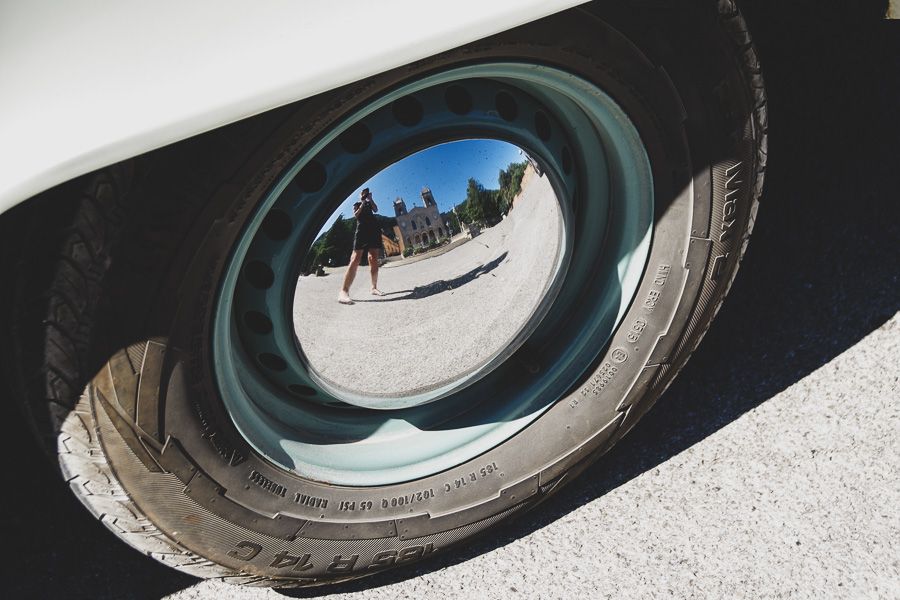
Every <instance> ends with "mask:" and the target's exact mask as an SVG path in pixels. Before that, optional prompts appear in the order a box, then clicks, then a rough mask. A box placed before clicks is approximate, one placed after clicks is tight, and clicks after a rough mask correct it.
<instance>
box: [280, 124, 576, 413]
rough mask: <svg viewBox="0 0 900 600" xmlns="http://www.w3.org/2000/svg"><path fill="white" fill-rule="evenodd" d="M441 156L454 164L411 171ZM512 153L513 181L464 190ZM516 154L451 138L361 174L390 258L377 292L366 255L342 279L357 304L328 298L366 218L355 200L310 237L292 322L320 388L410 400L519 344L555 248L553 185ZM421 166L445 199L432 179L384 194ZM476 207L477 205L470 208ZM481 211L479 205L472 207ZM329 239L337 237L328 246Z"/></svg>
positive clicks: (469, 375)
mask: <svg viewBox="0 0 900 600" xmlns="http://www.w3.org/2000/svg"><path fill="white" fill-rule="evenodd" d="M479 149H480V150H481V152H476V150H479ZM448 156H452V157H456V161H455V166H457V169H453V172H451V173H448V172H447V170H446V169H445V170H444V172H437V169H436V170H435V171H431V172H427V171H424V172H423V171H422V170H421V167H422V166H432V167H433V168H434V167H438V168H439V167H440V166H441V165H443V164H444V160H443V159H444V157H448ZM508 157H514V158H517V159H518V160H519V161H521V162H520V163H518V164H512V165H510V167H512V168H510V169H509V171H515V174H514V179H515V181H512V182H510V183H509V184H507V185H506V186H505V188H506V189H498V190H486V189H484V188H483V187H481V188H480V193H478V192H476V194H477V195H473V194H471V193H470V194H469V195H470V196H474V199H473V200H471V201H469V200H467V187H468V185H467V184H468V180H469V176H470V175H471V174H473V173H474V172H493V173H500V172H501V171H505V170H506V167H507V163H506V162H504V159H507V158H508ZM493 158H496V159H499V160H500V162H499V164H497V163H496V162H492V161H491V159H493ZM526 159H527V155H525V154H524V152H519V151H518V149H517V148H516V147H515V146H512V145H510V144H506V143H503V142H497V141H490V140H467V141H459V142H453V143H449V144H443V145H441V146H437V147H433V148H430V149H427V150H424V151H422V152H419V153H418V154H416V155H414V156H411V157H408V158H407V159H404V160H402V161H400V162H398V163H395V164H394V165H392V166H391V167H389V168H388V169H385V170H384V171H382V172H381V173H379V174H378V175H377V176H376V177H375V178H373V179H372V180H370V181H367V182H366V184H365V187H366V188H370V189H371V191H372V194H373V196H375V200H376V203H377V204H378V205H380V207H381V208H382V209H383V210H384V209H387V210H385V211H384V212H388V214H390V215H391V216H390V217H387V216H384V217H382V218H381V219H380V221H379V224H380V226H381V235H383V241H382V242H381V243H380V247H379V249H378V250H377V252H378V254H379V256H380V257H385V255H387V256H386V260H385V258H381V260H385V262H384V264H383V265H382V266H381V267H380V268H379V269H378V274H377V277H378V279H377V283H378V288H379V290H380V291H381V292H382V293H383V294H384V295H383V296H377V295H372V294H371V293H370V290H371V281H370V267H366V266H363V267H360V268H359V270H358V275H357V276H356V278H355V280H354V282H355V287H352V288H351V289H350V295H351V297H352V299H353V305H352V306H348V305H346V304H340V303H338V302H336V301H335V297H336V295H337V293H338V289H339V288H340V286H341V284H342V281H343V279H344V278H345V275H346V272H347V270H348V266H346V264H347V263H348V262H350V261H351V260H352V258H351V256H350V247H351V246H352V243H353V238H352V237H351V236H350V232H351V231H354V230H355V229H358V230H359V231H362V230H363V229H364V228H365V225H364V222H365V221H364V219H367V218H368V216H363V217H362V219H361V220H360V224H359V225H357V222H356V220H355V219H353V218H352V214H353V213H352V207H350V211H347V212H349V214H350V215H351V217H350V218H349V219H343V218H337V219H335V220H334V221H333V223H332V225H331V226H330V228H328V229H327V230H325V231H323V233H322V234H321V235H320V236H319V238H318V241H317V243H316V244H314V245H313V249H312V250H311V251H310V254H311V255H314V256H310V257H308V260H307V263H308V265H309V268H310V274H309V275H306V276H302V277H300V280H299V282H298V284H297V290H296V295H295V297H294V327H295V331H296V334H297V339H298V341H299V345H300V349H301V351H302V353H303V355H304V357H305V358H306V361H307V364H308V367H309V369H310V372H311V374H312V375H313V376H314V377H315V378H316V380H317V383H318V384H319V385H321V386H322V387H323V388H325V389H327V390H328V391H329V392H330V393H331V394H332V395H333V396H335V397H336V398H339V399H341V400H343V401H345V402H347V403H350V404H355V405H358V406H366V407H369V408H382V409H384V408H401V407H405V406H413V405H417V404H422V403H425V402H430V401H433V400H435V399H437V398H439V397H442V396H445V395H447V394H448V393H451V392H452V391H453V390H454V389H457V388H459V387H460V386H462V385H465V384H466V383H467V382H471V381H473V380H475V379H477V378H478V377H479V376H480V375H483V374H486V373H487V372H489V370H490V368H491V366H492V365H495V364H496V363H497V362H498V361H500V360H502V359H503V358H505V357H508V356H509V355H510V354H512V353H513V352H514V351H515V350H516V349H518V347H519V346H520V345H521V343H522V342H523V341H524V339H525V338H526V337H527V335H528V333H529V331H530V330H532V329H533V326H534V325H536V324H537V323H536V322H532V317H535V319H534V321H538V320H539V318H540V316H541V311H540V310H539V309H540V307H541V305H542V304H543V303H544V302H545V301H546V300H547V296H548V292H550V290H551V288H552V285H551V284H552V281H553V279H554V278H555V277H556V276H557V275H558V273H559V266H560V256H561V252H562V250H563V219H562V212H561V209H560V204H559V202H558V200H557V198H556V194H555V193H554V191H553V188H552V186H551V185H550V182H549V180H548V178H547V177H546V176H545V175H542V174H539V171H536V170H535V168H534V166H533V164H532V162H533V161H532V162H529V160H526ZM485 162H488V163H490V164H488V165H485V164H483V163H485ZM404 163H414V165H416V166H418V167H419V168H414V167H410V168H404V167H405V164H404ZM429 177H431V178H434V179H439V180H440V181H441V182H442V183H444V184H445V185H443V186H442V189H441V191H442V192H443V193H445V194H447V195H450V194H453V196H452V200H444V199H443V198H440V197H437V198H436V197H435V194H434V193H433V192H432V190H431V189H430V188H428V187H425V188H423V191H422V192H421V193H420V195H421V198H422V199H421V201H420V203H421V205H418V206H417V205H413V206H409V207H408V206H407V200H406V199H405V198H402V197H401V196H396V198H393V199H392V202H391V201H389V198H390V196H388V197H385V196H386V195H387V194H391V192H392V191H393V190H399V191H402V190H404V189H417V186H422V185H427V184H428V183H429V181H428V179H429ZM495 177H496V176H495ZM519 178H521V179H519ZM410 179H412V180H410ZM507 179H508V178H507ZM378 183H381V184H382V185H381V186H380V187H379V185H378ZM361 187H362V186H361ZM475 189H476V190H479V188H477V187H476V188H475ZM516 191H517V192H518V193H515V194H514V193H513V192H516ZM376 194H377V196H376ZM357 195H358V194H354V195H352V196H351V197H350V198H349V199H348V201H352V200H355V199H356V197H357ZM479 204H484V205H485V206H484V207H482V206H475V207H474V208H473V209H472V210H470V211H467V207H469V206H470V205H479ZM344 208H345V207H344V206H343V205H342V207H341V208H339V209H338V212H339V213H340V211H341V210H342V209H344ZM483 208H487V209H489V210H481V211H480V212H479V211H478V209H483ZM454 209H456V210H457V212H454ZM468 212H473V213H474V212H479V214H478V216H480V217H481V218H480V219H475V218H472V215H469V214H467V213H468ZM459 213H462V214H463V216H462V222H461V221H460V218H459ZM466 221H468V223H467V222H466ZM339 236H343V238H344V239H343V246H344V248H337V247H335V242H336V240H337V239H338V238H339ZM438 236H441V237H438ZM356 237H357V238H358V237H359V236H358V235H357V236H356ZM425 240H428V241H427V242H426V241H425ZM408 242H409V243H411V245H408V244H407V243H408ZM357 245H358V244H357ZM404 255H405V256H404ZM341 263H343V264H341ZM338 265H340V266H338ZM320 266H321V268H319V267H320Z"/></svg>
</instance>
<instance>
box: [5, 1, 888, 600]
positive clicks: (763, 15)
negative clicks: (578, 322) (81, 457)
mask: <svg viewBox="0 0 900 600" xmlns="http://www.w3.org/2000/svg"><path fill="white" fill-rule="evenodd" d="M742 4H743V6H744V7H745V8H746V10H747V12H748V16H749V17H750V18H751V29H752V31H753V33H754V34H755V37H756V40H757V43H758V45H759V47H760V52H761V60H762V61H763V64H764V66H765V67H766V77H767V84H768V86H769V100H770V105H769V108H770V112H769V115H770V125H771V130H772V137H771V138H770V144H769V150H770V169H769V172H768V180H767V190H766V194H765V198H764V202H763V205H762V206H761V208H760V212H759V220H758V222H757V227H756V231H755V232H754V236H753V239H752V241H751V244H750V247H749V250H748V254H747V256H746V258H745V260H744V264H743V266H742V268H741V272H740V274H739V276H738V279H737V281H736V282H735V285H734V288H733V289H732V291H731V294H730V295H729V298H728V301H727V302H726V303H725V305H724V307H723V309H722V312H721V313H720V315H719V317H718V318H717V320H716V322H715V324H714V325H713V327H712V329H711V330H710V332H709V334H708V335H707V337H706V339H705V340H704V342H703V344H701V346H700V348H699V349H698V351H697V352H696V354H695V355H694V357H693V358H692V359H691V361H690V363H689V364H688V366H687V367H686V369H685V371H684V372H683V373H682V374H681V375H680V376H679V378H678V379H677V380H676V382H675V383H674V384H673V385H672V387H671V388H670V389H669V391H668V392H667V393H666V394H665V396H664V397H663V399H662V400H661V401H660V403H659V404H658V405H657V406H656V407H655V408H654V409H653V410H652V411H651V412H650V413H649V414H648V415H647V416H646V417H645V418H644V419H643V420H642V421H641V423H639V424H638V426H637V427H636V428H635V429H634V430H633V431H632V432H631V433H630V434H629V435H628V436H627V437H626V438H625V439H623V440H622V441H621V442H620V443H619V444H618V445H617V446H616V447H615V448H613V450H612V451H611V452H610V453H609V454H607V455H606V456H605V457H603V458H602V459H601V460H600V461H599V462H598V463H597V464H596V465H594V466H593V467H592V468H590V469H589V470H588V471H586V472H585V473H584V474H582V475H581V476H580V477H579V478H578V479H576V480H575V481H573V482H572V483H571V484H570V485H569V486H568V487H566V488H564V489H562V490H561V491H560V492H559V493H558V494H557V495H555V496H554V497H553V498H552V499H551V500H549V501H548V502H547V503H545V504H543V505H542V506H540V507H538V508H537V509H536V510H534V511H532V512H530V513H528V514H526V515H523V516H522V517H521V518H520V519H518V520H517V521H515V522H512V523H508V524H506V525H504V526H502V527H500V528H498V529H496V530H494V531H493V532H492V533H491V534H489V535H488V536H486V537H483V538H480V539H478V540H476V541H473V542H471V543H469V544H467V545H466V546H465V547H463V548H460V549H458V550H456V551H454V552H452V553H449V554H447V555H445V556H439V557H436V559H435V560H432V561H430V562H427V563H422V564H420V565H417V566H415V567H414V568H409V569H406V570H397V571H394V572H390V573H384V574H381V575H377V576H375V577H373V578H371V579H368V580H362V581H360V582H356V583H351V584H346V585H342V586H338V587H335V588H331V589H320V590H307V591H297V592H292V593H289V594H284V595H288V596H295V597H314V596H318V595H321V596H328V597H333V598H359V599H374V598H426V597H428V598H435V597H439V595H443V597H446V598H467V599H469V598H516V597H522V598H579V597H582V598H597V597H613V596H614V597H616V598H636V599H643V598H647V597H653V598H664V597H665V598H669V597H674V598H705V597H710V598H717V597H729V598H731V597H744V598H758V597H800V598H900V565H898V557H900V511H898V510H897V508H896V507H897V506H900V497H898V489H900V484H898V482H900V449H898V447H900V444H898V440H900V415H898V405H900V402H898V400H900V366H898V358H897V357H898V353H900V347H898V338H900V316H898V312H900V260H898V241H900V202H898V200H897V198H898V194H897V190H898V189H900V169H898V168H897V167H898V165H900V148H898V142H897V140H898V139H900V111H897V106H896V99H897V98H898V97H900V68H898V65H897V58H898V57H900V44H898V43H897V37H896V36H895V35H894V34H891V35H892V36H893V37H891V38H890V40H888V39H887V35H888V34H887V33H886V30H885V28H884V27H883V26H882V24H881V22H880V21H877V20H876V17H875V12H873V8H872V7H874V6H875V5H876V4H878V3H877V2H876V3H869V2H847V3H817V2H813V1H812V0H798V1H797V2H794V3H785V2H780V1H778V0H755V1H753V0H748V1H746V2H744V3H742ZM839 5H840V6H839ZM885 44H889V45H885ZM0 438H2V443H3V444H4V448H5V450H6V456H7V457H8V458H7V460H6V462H5V464H4V475H5V485H4V496H3V500H2V508H3V510H2V511H0V535H2V539H3V541H4V548H5V553H4V554H5V556H6V557H5V558H4V560H3V562H2V565H3V566H2V569H3V571H2V572H3V574H4V575H5V577H4V584H3V588H2V589H3V590H5V591H3V596H4V597H8V598H91V599H97V600H106V599H120V598H135V599H143V598H162V597H169V598H177V599H188V598H190V599H198V600H199V599H207V598H210V599H211V598H219V597H222V596H226V597H230V598H239V599H240V598H248V599H250V598H279V597H282V594H279V593H278V592H274V591H271V590H254V589H246V590H243V589H236V588H232V587H224V586H223V585H221V584H217V583H214V582H198V581H197V580H196V579H193V578H191V577H187V576H185V575H181V574H179V573H177V572H175V571H172V570H170V569H168V568H166V567H164V566H162V565H159V564H157V563H155V562H154V561H152V560H149V559H147V558H146V557H144V556H141V555H140V554H139V553H137V552H135V551H133V550H130V549H128V548H127V547H126V546H125V545H124V544H122V543H121V542H120V541H118V540H116V539H115V538H114V537H113V535H112V534H111V533H109V532H107V531H106V530H105V529H104V528H103V527H102V526H101V525H100V524H98V523H97V522H96V520H94V519H93V517H91V516H90V515H89V514H88V513H87V511H85V510H84V509H83V508H82V507H81V506H80V505H79V504H78V502H77V501H76V500H75V499H74V498H73V497H72V496H71V494H70V493H69V492H68V490H67V489H66V487H65V485H63V484H62V483H61V482H59V481H58V476H57V475H56V474H55V473H54V472H53V470H52V469H51V467H50V466H48V464H47V463H46V462H45V461H43V460H42V459H41V458H40V456H39V451H38V449H37V446H36V444H35V443H34V442H33V441H32V440H31V438H30V437H29V435H28V431H27V430H26V429H25V428H24V427H23V426H22V422H21V420H20V419H17V418H12V417H11V418H8V419H6V420H4V421H3V422H2V423H0Z"/></svg>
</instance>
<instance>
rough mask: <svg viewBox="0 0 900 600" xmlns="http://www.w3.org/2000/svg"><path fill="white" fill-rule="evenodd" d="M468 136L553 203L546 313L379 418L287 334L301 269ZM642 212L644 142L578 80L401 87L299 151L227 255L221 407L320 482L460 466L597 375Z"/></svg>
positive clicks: (612, 106)
mask: <svg viewBox="0 0 900 600" xmlns="http://www.w3.org/2000/svg"><path fill="white" fill-rule="evenodd" d="M539 115H540V116H539ZM473 137H477V138H492V139H498V140H503V141H506V142H510V143H513V144H516V145H517V146H519V147H521V148H523V149H524V150H525V151H526V152H528V153H529V155H531V156H532V157H534V158H535V159H536V160H537V161H538V162H539V164H540V165H541V167H542V169H543V171H544V173H545V174H546V175H547V176H548V177H549V179H550V182H551V184H552V186H553V188H554V191H555V192H556V195H557V198H558V199H559V200H560V210H561V213H562V216H563V223H564V230H565V231H564V232H563V236H562V239H563V244H562V248H561V251H560V253H559V259H558V261H557V271H556V273H557V274H556V276H555V277H554V278H553V280H552V282H551V284H550V287H551V288H552V289H551V290H550V292H549V293H548V294H547V295H545V302H544V303H543V304H542V305H540V306H539V307H538V308H537V309H536V310H535V312H534V314H533V315H532V317H531V319H530V320H529V321H528V323H527V324H526V326H525V327H523V329H522V331H520V334H519V336H517V339H516V340H514V343H513V344H512V347H511V349H510V350H509V351H507V352H505V353H500V354H499V355H498V356H495V357H494V359H493V360H492V361H490V363H489V364H487V365H486V366H485V368H483V369H482V370H481V371H480V372H479V373H478V374H477V376H476V377H469V378H466V379H465V380H460V381H455V382H453V384H452V385H450V386H444V387H443V388H441V389H439V390H431V391H429V392H428V393H427V394H426V395H424V396H423V395H420V396H417V397H415V398H413V399H412V400H409V399H399V400H398V399H390V398H388V399H382V400H383V402H382V404H381V405H378V400H377V399H376V400H372V399H371V398H353V397H349V396H348V395H347V394H346V393H340V392H339V391H336V390H334V389H333V388H330V387H329V386H328V385H327V382H323V381H322V380H321V378H318V377H316V374H315V372H314V370H311V369H310V368H309V366H308V365H307V364H306V361H305V360H304V358H303V355H302V351H301V349H300V348H298V344H297V341H296V338H295V336H294V333H293V332H294V329H293V321H292V311H291V300H292V297H293V290H294V286H295V285H296V281H297V275H298V273H299V259H298V258H297V257H302V255H303V254H305V250H306V248H308V247H309V246H310V244H311V243H312V241H313V236H315V234H316V233H317V232H318V231H319V229H320V227H321V225H322V223H323V222H324V221H325V219H326V218H327V216H328V214H330V212H331V211H332V210H333V209H334V207H335V206H336V204H337V203H339V202H340V201H341V200H343V199H344V197H346V195H347V194H348V193H349V192H351V191H352V190H353V189H355V188H356V187H357V185H358V184H359V183H360V182H362V181H363V180H365V179H366V178H368V177H370V176H372V175H374V174H375V173H376V172H377V171H379V170H380V169H382V168H384V167H385V166H387V165H388V164H391V163H393V162H395V161H397V160H398V159H400V158H402V157H403V156H407V155H409V154H411V153H413V152H415V151H417V150H419V149H422V148H425V147H429V146H433V145H435V144H437V143H442V142H447V141H453V140H458V139H470V138H473ZM652 216H653V187H652V176H651V170H650V164H649V160H648V158H647V154H646V151H645V150H644V147H643V144H642V142H641V140H640V137H639V135H638V132H637V130H636V129H635V127H634V126H633V125H632V123H631V122H630V120H629V119H628V117H627V115H626V114H625V113H624V111H622V109H621V108H620V107H619V106H618V105H617V104H616V103H615V102H614V101H613V100H612V99H611V98H610V97H609V96H607V95H606V94H605V93H604V92H603V91H602V90H600V89H598V88H597V87H596V86H594V85H593V84H591V83H589V82H587V81H585V80H584V79H581V78H579V77H577V76H574V75H571V74H569V73H566V72H564V71H561V70H558V69H555V68H552V67H547V66H541V65H535V64H520V63H492V64H483V65H472V66H467V67H462V68H458V69H452V70H448V71H445V72H443V73H439V74H436V75H431V76H429V77H425V78H422V79H419V80H417V81H415V82H412V83H409V84H406V85H404V86H402V87H399V88H398V89H396V90H394V91H392V92H390V93H387V94H385V95H383V96H381V97H379V98H377V99H375V100H373V101H372V102H370V103H369V104H368V105H367V106H365V107H364V108H362V109H360V110H358V111H357V112H355V113H354V114H352V115H350V116H349V117H347V118H346V119H344V120H343V121H342V122H341V123H339V124H337V125H335V126H334V127H332V128H331V129H330V130H329V131H328V133H327V134H325V135H323V136H322V137H321V138H320V139H319V140H318V141H317V142H316V143H315V144H313V145H312V146H311V147H310V148H309V149H308V150H307V151H306V152H304V153H303V154H302V156H300V157H299V158H298V159H297V160H296V161H295V162H294V164H293V165H292V166H291V167H290V168H289V169H288V170H287V171H285V173H284V174H283V175H282V176H281V177H280V178H279V180H278V182H277V183H276V185H275V186H274V187H273V189H272V191H271V192H270V193H269V194H268V195H267V196H266V198H265V199H264V200H263V201H262V202H261V204H260V206H259V207H258V209H257V210H256V212H255V214H254V215H253V217H252V218H251V219H250V221H249V223H248V224H247V226H246V227H245V228H244V231H243V233H242V235H241V236H240V238H239V239H238V241H237V242H236V244H235V246H234V249H233V251H232V254H231V256H230V257H229V260H228V263H227V265H226V268H225V272H224V277H223V282H222V285H221V288H220V289H219V291H218V294H217V299H216V309H215V315H214V325H213V340H212V351H213V359H214V373H215V378H216V383H217V386H218V389H219V391H220V393H221V396H222V399H223V402H224V405H225V407H226V409H227V410H228V412H229V414H230V416H231V418H232V420H233V422H234V424H235V426H236V427H237V429H238V431H239V432H240V433H241V435H243V436H244V437H245V439H246V440H247V442H248V443H249V444H250V445H251V446H252V447H253V448H254V449H255V450H256V451H257V452H259V453H260V454H262V455H263V456H266V457H267V458H268V459H270V460H271V461H273V462H275V463H276V464H278V465H280V466H281V467H283V468H285V469H288V470H291V471H294V472H295V473H297V474H299V475H301V476H304V477H308V478H311V479H314V480H318V481H324V482H328V483H332V484H337V485H353V486H371V485H387V484H392V483H399V482H403V481H410V480H413V479H418V478H420V477H424V476H427V475H430V474H433V473H436V472H439V471H443V470H446V469H449V468H451V467H453V466H455V465H458V464H461V463H462V462H465V461H466V460H469V459H471V458H473V457H475V456H478V455H479V454H482V453H484V452H486V451H487V450H489V449H491V448H493V447H495V446H497V445H498V444H500V443H502V442H503V441H505V440H507V439H509V438H510V437H512V436H513V435H516V434H517V433H519V432H520V431H522V429H524V428H525V427H527V425H528V424H529V423H531V422H533V421H534V420H535V419H537V418H538V417H539V416H540V415H541V414H542V413H543V412H544V411H545V410H546V409H547V408H549V407H550V406H551V405H552V404H554V403H555V402H556V401H558V400H559V399H560V398H561V397H563V396H564V395H565V393H566V392H567V391H568V390H570V389H571V388H572V386H573V385H574V384H575V383H577V382H578V381H579V379H580V378H581V377H583V375H584V373H585V372H586V371H587V369H588V368H589V367H590V366H591V365H592V364H593V363H594V362H595V360H596V359H597V357H598V355H599V353H600V352H601V351H602V350H603V348H604V346H605V345H606V343H607V341H608V339H609V337H610V335H611V334H612V332H613V330H614V329H615V327H616V325H617V324H618V322H619V321H620V320H621V318H622V315H623V314H624V312H625V310H626V309H627V307H628V305H629V304H630V303H631V301H632V299H633V296H634V293H635V291H636V289H637V286H638V283H639V280H640V276H641V274H642V273H643V270H644V267H645V263H646V257H647V253H648V250H649V245H650V237H651V232H652ZM360 404H362V405H363V407H360V406H359V405H360ZM373 407H376V408H377V409H375V408H373Z"/></svg>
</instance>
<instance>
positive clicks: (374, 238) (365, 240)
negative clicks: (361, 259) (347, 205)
mask: <svg viewBox="0 0 900 600" xmlns="http://www.w3.org/2000/svg"><path fill="white" fill-rule="evenodd" d="M353 249H354V250H364V249H369V250H381V231H380V230H379V229H377V228H373V229H369V228H363V227H359V228H357V229H356V234H355V235H354V236H353Z"/></svg>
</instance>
